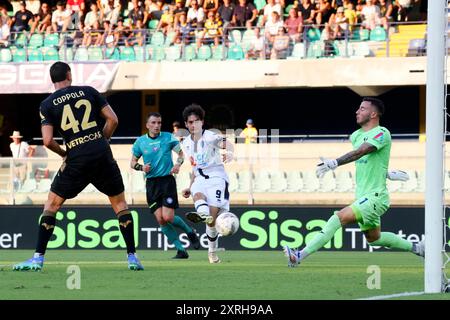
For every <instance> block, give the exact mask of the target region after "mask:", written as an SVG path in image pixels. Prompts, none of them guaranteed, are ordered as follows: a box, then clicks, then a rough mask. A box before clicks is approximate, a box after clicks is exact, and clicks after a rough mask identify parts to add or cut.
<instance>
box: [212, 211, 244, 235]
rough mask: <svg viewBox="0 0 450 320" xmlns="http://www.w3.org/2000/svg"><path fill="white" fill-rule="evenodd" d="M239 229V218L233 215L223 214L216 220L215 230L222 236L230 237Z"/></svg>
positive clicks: (229, 213)
mask: <svg viewBox="0 0 450 320" xmlns="http://www.w3.org/2000/svg"><path fill="white" fill-rule="evenodd" d="M238 229H239V218H238V217H236V215H235V214H234V213H231V212H224V213H222V214H220V215H219V216H218V217H217V219H216V230H217V232H219V233H220V234H221V235H222V236H231V235H233V234H235V233H236V231H238Z"/></svg>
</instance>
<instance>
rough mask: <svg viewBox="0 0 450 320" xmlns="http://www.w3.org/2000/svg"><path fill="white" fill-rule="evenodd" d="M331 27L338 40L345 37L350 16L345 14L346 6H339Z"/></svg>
mask: <svg viewBox="0 0 450 320" xmlns="http://www.w3.org/2000/svg"><path fill="white" fill-rule="evenodd" d="M331 28H332V30H333V35H334V38H335V39H337V40H343V39H345V36H346V34H347V31H348V29H349V26H348V18H347V17H346V16H345V13H344V7H339V8H337V11H336V17H335V18H334V21H333V22H332V23H331Z"/></svg>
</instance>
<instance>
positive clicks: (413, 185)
mask: <svg viewBox="0 0 450 320" xmlns="http://www.w3.org/2000/svg"><path fill="white" fill-rule="evenodd" d="M406 172H407V173H408V175H409V180H408V181H405V182H403V183H402V185H401V187H400V189H399V191H400V192H414V191H416V190H417V188H418V181H417V173H416V171H415V170H406Z"/></svg>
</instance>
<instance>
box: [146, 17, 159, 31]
mask: <svg viewBox="0 0 450 320" xmlns="http://www.w3.org/2000/svg"><path fill="white" fill-rule="evenodd" d="M158 24H159V20H158V19H153V20H150V21H149V23H148V28H149V29H150V30H155V29H156V28H157V27H158Z"/></svg>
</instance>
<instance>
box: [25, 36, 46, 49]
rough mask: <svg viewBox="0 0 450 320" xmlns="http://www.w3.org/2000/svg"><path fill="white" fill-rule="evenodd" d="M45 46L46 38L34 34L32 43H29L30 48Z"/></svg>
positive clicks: (31, 38)
mask: <svg viewBox="0 0 450 320" xmlns="http://www.w3.org/2000/svg"><path fill="white" fill-rule="evenodd" d="M43 44H44V36H43V35H42V34H40V33H34V34H32V35H31V37H30V41H28V46H29V47H32V48H39V47H42V45H43Z"/></svg>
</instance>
